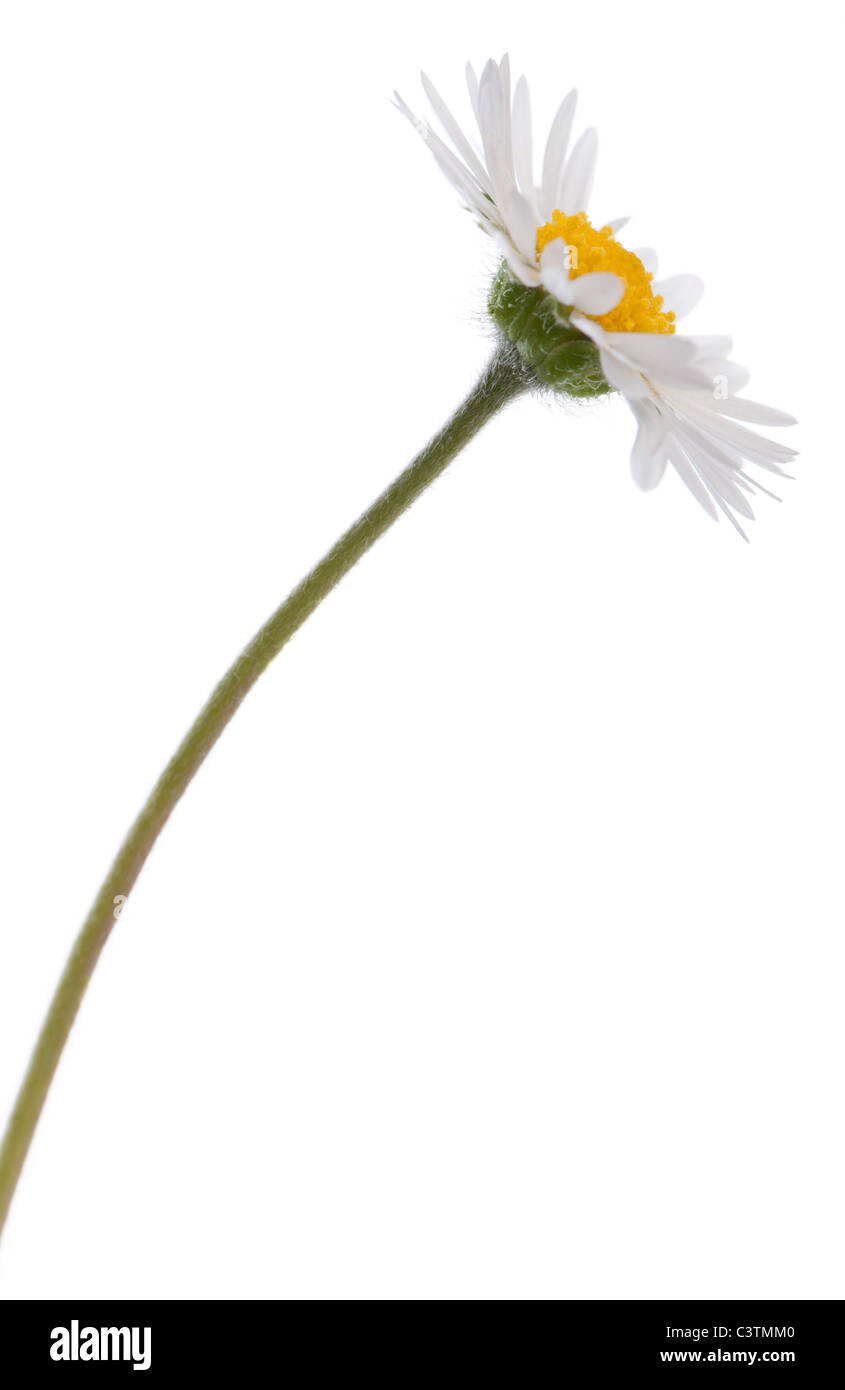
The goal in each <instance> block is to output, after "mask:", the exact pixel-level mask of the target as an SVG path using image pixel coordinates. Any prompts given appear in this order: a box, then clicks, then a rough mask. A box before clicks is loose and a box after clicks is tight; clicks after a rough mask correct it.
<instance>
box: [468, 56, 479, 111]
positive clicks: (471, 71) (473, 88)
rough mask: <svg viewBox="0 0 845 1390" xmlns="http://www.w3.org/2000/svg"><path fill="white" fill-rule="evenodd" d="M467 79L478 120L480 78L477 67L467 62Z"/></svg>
mask: <svg viewBox="0 0 845 1390" xmlns="http://www.w3.org/2000/svg"><path fill="white" fill-rule="evenodd" d="M466 79H467V91H468V92H469V99H470V102H471V103H472V109H473V111H474V112H475V119H476V120H478V78H477V77H476V75H475V68H474V67H473V66H472V63H467V65H466Z"/></svg>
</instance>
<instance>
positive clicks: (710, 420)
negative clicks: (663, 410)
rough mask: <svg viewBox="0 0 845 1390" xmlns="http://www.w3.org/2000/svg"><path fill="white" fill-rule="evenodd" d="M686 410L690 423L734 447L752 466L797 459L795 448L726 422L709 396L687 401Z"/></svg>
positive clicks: (728, 421) (685, 403)
mask: <svg viewBox="0 0 845 1390" xmlns="http://www.w3.org/2000/svg"><path fill="white" fill-rule="evenodd" d="M684 409H685V412H686V414H687V415H688V417H689V418H690V420H691V421H692V422H693V423H695V424H696V425H697V427H698V428H699V429H700V430H703V431H704V432H706V434H707V435H709V436H711V437H713V438H715V439H717V440H720V441H722V442H724V443H727V444H729V445H731V446H732V447H733V448H734V449H735V450H736V451H737V453H739V454H741V456H742V457H743V458H747V459H748V460H749V461H750V462H751V463H762V464H763V465H764V466H765V465H766V464H772V463H774V464H778V465H780V464H782V463H788V462H789V461H790V459H794V458H795V457H796V451H795V449H788V448H787V447H786V445H785V444H776V443H775V441H774V440H773V439H765V438H764V437H763V435H760V434H755V433H754V431H753V430H747V429H746V428H745V426H744V425H740V424H736V423H735V422H734V421H733V420H727V419H725V417H724V416H723V415H719V414H718V413H717V411H716V410H715V402H714V401H713V400H712V399H711V398H710V397H709V396H708V397H704V398H699V399H696V400H694V401H690V400H686V401H685V402H684Z"/></svg>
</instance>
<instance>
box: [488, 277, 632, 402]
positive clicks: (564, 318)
mask: <svg viewBox="0 0 845 1390" xmlns="http://www.w3.org/2000/svg"><path fill="white" fill-rule="evenodd" d="M487 308H488V310H489V312H490V317H491V318H492V319H493V322H494V323H495V324H496V327H497V328H498V329H499V330H500V331H501V332H502V333H504V335H505V337H506V338H508V339H509V340H510V341H511V342H512V343H513V345H514V347H515V348H516V349H517V351H518V353H519V355H520V357H521V358H522V359H523V361H524V362H527V363H528V365H529V367H531V369H532V370H533V372H534V373H535V375H536V376H537V378H538V380H539V381H541V382H542V384H543V385H544V386H549V387H551V389H552V390H553V391H562V392H564V393H565V394H566V395H568V396H582V397H591V396H603V395H606V393H607V392H608V391H610V390H612V389H613V388H612V387H611V386H610V385H609V383H608V382H607V381H606V379H605V377H604V374H603V372H602V369H601V362H600V360H599V352H598V348H597V347H596V345H595V343H594V342H592V340H591V339H590V338H587V337H585V335H584V334H583V333H579V331H578V329H577V328H573V326H572V324H571V323H570V312H571V311H570V310H569V309H567V307H566V305H564V304H561V303H560V302H559V301H558V300H557V299H555V297H554V295H551V294H549V292H548V290H544V289H542V288H536V289H531V288H530V287H529V286H527V285H521V284H520V283H519V281H518V280H516V279H515V278H514V276H513V275H512V274H511V272H510V269H509V268H508V265H507V263H506V262H505V261H502V263H501V265H500V266H499V269H498V271H497V272H496V276H495V279H494V280H493V284H492V285H491V286H490V295H489V298H488V300H487Z"/></svg>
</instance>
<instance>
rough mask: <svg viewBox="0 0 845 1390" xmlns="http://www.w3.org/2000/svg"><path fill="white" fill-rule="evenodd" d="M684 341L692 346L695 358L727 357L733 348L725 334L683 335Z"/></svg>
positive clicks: (731, 340)
mask: <svg viewBox="0 0 845 1390" xmlns="http://www.w3.org/2000/svg"><path fill="white" fill-rule="evenodd" d="M684 341H685V342H687V343H692V344H693V346H694V347H695V351H696V356H697V357H727V355H728V353H729V352H730V350H731V348H732V347H733V338H729V337H728V336H727V334H726V333H685V334H684Z"/></svg>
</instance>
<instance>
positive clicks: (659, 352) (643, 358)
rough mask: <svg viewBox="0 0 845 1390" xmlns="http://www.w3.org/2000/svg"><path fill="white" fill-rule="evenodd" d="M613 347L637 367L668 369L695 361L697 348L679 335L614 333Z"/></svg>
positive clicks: (612, 335)
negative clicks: (667, 367)
mask: <svg viewBox="0 0 845 1390" xmlns="http://www.w3.org/2000/svg"><path fill="white" fill-rule="evenodd" d="M610 337H611V338H612V340H613V341H612V344H611V346H612V347H613V348H614V350H616V351H619V352H620V353H622V354H624V356H625V357H628V358H630V360H631V361H632V362H635V363H636V364H637V366H645V367H666V366H677V365H679V364H681V363H687V362H693V361H694V360H695V355H696V354H695V347H694V345H693V344H692V343H691V342H690V341H689V339H688V338H682V337H681V336H680V334H677V333H612V334H611V335H610Z"/></svg>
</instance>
